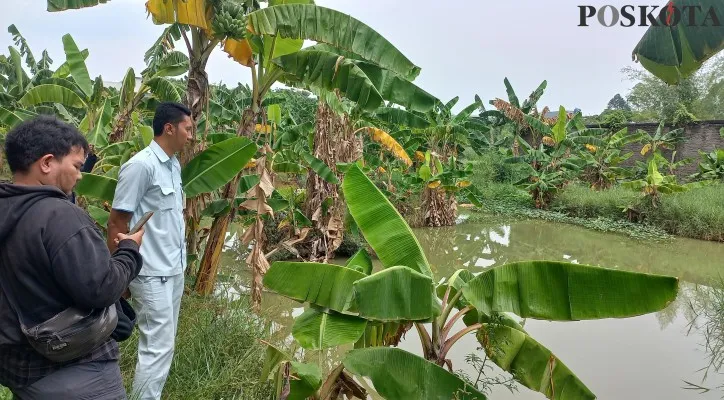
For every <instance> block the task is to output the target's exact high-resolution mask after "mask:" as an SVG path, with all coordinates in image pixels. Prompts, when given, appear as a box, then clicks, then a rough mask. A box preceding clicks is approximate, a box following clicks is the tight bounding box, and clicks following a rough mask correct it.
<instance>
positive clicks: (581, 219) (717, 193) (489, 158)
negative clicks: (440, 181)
mask: <svg viewBox="0 0 724 400" xmlns="http://www.w3.org/2000/svg"><path fill="white" fill-rule="evenodd" d="M466 155H467V156H468V157H469V158H468V159H469V160H470V161H471V162H472V163H473V171H475V174H474V175H473V177H472V178H471V181H472V182H473V184H474V185H475V186H476V187H477V188H478V189H479V190H480V192H481V193H482V197H483V205H484V207H483V212H484V213H486V214H492V215H504V216H507V217H514V218H534V219H544V220H548V221H554V222H562V223H569V224H575V225H580V226H583V227H586V228H590V229H595V230H599V231H604V232H615V233H622V234H626V235H629V236H632V237H636V238H640V239H654V240H656V239H666V238H669V237H671V235H675V236H683V237H688V238H694V239H702V240H711V241H720V242H724V201H723V200H722V199H724V184H718V185H712V186H705V187H701V188H695V189H692V190H690V191H688V192H681V193H672V194H664V195H661V201H660V204H658V205H657V206H656V207H654V206H653V205H652V204H651V203H650V202H649V201H646V200H643V199H642V196H641V194H639V193H637V192H635V191H632V190H628V189H624V188H621V187H614V188H611V189H608V190H603V191H594V190H591V189H590V188H589V187H588V186H584V185H569V186H567V187H566V188H564V189H563V190H562V191H560V192H558V193H557V194H556V196H555V198H554V200H553V202H552V203H551V206H550V208H549V209H548V210H537V209H535V208H534V207H533V203H532V201H531V197H530V195H529V194H528V193H527V192H525V191H523V190H521V189H519V188H517V187H515V186H514V185H513V183H514V182H516V181H518V180H520V179H522V178H523V177H524V176H525V172H524V171H523V170H521V166H520V165H515V164H510V163H506V162H505V157H504V156H503V155H501V154H498V153H495V152H490V153H487V154H484V155H482V156H477V155H473V154H467V153H466ZM628 209H632V210H635V213H634V214H635V216H636V218H635V220H634V221H633V222H630V218H629V217H630V215H629V214H628V212H627V210H628ZM484 218H485V217H484V216H480V215H477V216H476V215H473V216H472V217H471V218H470V219H468V221H476V220H479V219H484Z"/></svg>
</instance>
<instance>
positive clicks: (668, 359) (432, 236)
mask: <svg viewBox="0 0 724 400" xmlns="http://www.w3.org/2000/svg"><path fill="white" fill-rule="evenodd" d="M414 232H415V235H416V236H417V237H418V240H419V241H420V244H421V245H422V247H423V249H424V250H425V253H426V255H427V257H428V259H429V261H430V263H431V265H432V267H433V270H434V272H435V276H436V279H439V278H442V277H448V276H449V275H450V274H452V273H453V272H454V271H455V270H456V269H460V268H467V269H469V270H470V271H471V272H473V273H476V272H480V271H483V270H485V269H486V268H490V267H493V266H498V265H502V264H504V263H508V262H514V261H522V260H534V259H539V260H562V261H568V262H574V263H581V264H589V265H600V266H602V267H607V268H618V269H625V270H631V271H638V272H647V273H655V274H663V275H672V276H678V277H679V278H680V279H681V281H682V282H681V292H680V294H679V296H678V298H677V300H676V301H675V302H674V303H672V304H671V305H670V306H669V307H668V308H667V309H665V310H663V311H661V312H658V313H654V314H649V315H645V316H640V317H634V318H627V319H605V320H596V321H578V322H549V321H537V320H527V321H525V328H526V330H527V331H528V333H529V334H530V335H531V336H532V337H533V338H534V339H536V340H537V341H538V342H540V343H541V344H543V345H544V346H546V347H548V348H549V349H550V350H551V351H553V353H554V354H556V355H557V356H558V357H559V358H560V359H561V360H562V361H563V362H564V363H565V364H566V365H567V366H568V367H569V368H570V369H571V370H572V371H573V372H574V373H575V374H576V375H577V376H578V377H579V378H580V379H581V380H582V381H583V382H584V383H585V384H586V385H587V386H588V387H589V388H590V389H591V390H592V391H593V392H594V393H595V394H596V395H597V396H598V398H599V399H658V400H668V399H670V400H686V399H704V400H706V399H719V398H721V397H722V395H724V390H717V389H716V387H718V386H721V385H722V384H724V375H721V374H717V373H716V372H714V371H711V372H710V373H709V375H708V377H707V379H706V380H702V379H703V378H704V372H703V371H701V369H702V368H705V367H706V366H707V365H708V364H709V357H710V356H711V354H708V353H707V352H706V351H705V349H704V347H703V343H704V336H703V335H702V333H701V332H700V331H698V330H696V329H692V330H691V331H689V321H690V319H691V318H692V314H693V313H692V312H691V310H690V307H689V306H688V304H689V300H690V299H691V298H692V297H693V296H695V295H696V293H697V286H701V285H704V286H710V285H714V284H717V283H718V282H720V281H719V279H720V274H722V275H724V268H722V263H723V261H722V260H724V245H722V244H719V243H713V242H704V241H697V240H689V239H678V238H677V239H674V240H672V241H667V242H665V243H650V242H643V241H637V240H634V239H631V238H629V237H626V236H621V235H612V234H605V233H600V232H595V231H591V230H587V229H584V228H579V227H576V226H571V225H564V224H555V223H550V222H544V221H520V222H510V223H505V222H504V221H500V220H495V219H491V220H490V221H486V222H483V223H478V222H476V223H462V224H459V225H457V226H455V227H449V228H428V229H416V230H414ZM224 257H225V266H224V268H225V271H226V272H227V274H234V272H232V271H239V261H238V260H243V256H240V255H239V254H236V253H235V252H234V251H227V252H226V253H225V255H224ZM333 262H335V263H339V264H342V263H344V260H333ZM239 276H240V277H241V278H242V281H244V280H247V279H248V276H247V275H246V273H242V274H240V275H239ZM244 277H246V279H244ZM263 309H264V310H265V314H266V316H267V317H268V318H269V319H270V320H272V321H273V322H274V328H275V329H277V334H276V335H275V336H277V338H284V337H288V336H289V335H290V331H291V325H292V323H293V317H295V316H298V315H300V314H301V313H302V312H303V311H304V309H303V308H302V307H300V304H299V303H297V302H294V301H291V300H287V299H284V298H280V297H279V296H275V295H273V294H268V293H265V296H264V301H263ZM722 318H723V319H724V316H722ZM458 325H459V327H456V329H455V331H457V330H459V329H460V328H461V327H463V325H462V323H458ZM400 347H401V348H403V349H405V350H408V351H411V352H413V353H415V354H420V343H419V338H418V336H417V333H416V332H415V330H414V329H413V330H412V331H410V332H408V333H407V336H406V338H405V339H404V341H403V343H402V344H401V345H400ZM477 347H478V343H477V341H476V340H475V337H474V335H472V334H470V335H467V336H466V337H465V338H463V339H462V340H461V341H460V342H458V343H457V344H456V345H455V346H454V347H453V350H452V354H451V357H450V358H451V361H452V363H453V367H454V369H455V370H462V371H463V372H464V373H466V374H467V375H469V376H472V377H473V378H475V377H476V376H477V375H478V371H477V370H476V369H474V368H473V367H472V366H471V365H470V364H468V363H466V356H468V355H469V354H470V353H476V354H477V355H479V356H480V357H484V353H483V352H482V351H480V350H477ZM309 356H310V354H309V353H308V354H307V357H309ZM338 356H339V355H338V354H332V353H331V352H326V353H325V354H316V355H313V356H312V358H313V359H318V360H319V361H320V362H322V364H325V365H331V363H332V362H334V361H336V360H338V359H339V358H338ZM490 364H492V363H490V362H488V364H487V365H490ZM485 372H486V375H487V376H488V377H491V378H492V377H496V376H501V377H509V375H507V374H505V373H503V372H501V371H500V370H499V369H497V367H496V368H495V369H490V370H489V369H486V370H485ZM685 381H688V382H691V383H695V384H699V385H702V386H705V387H710V388H713V389H714V390H712V391H710V392H708V393H704V394H701V393H700V392H697V391H695V390H691V389H685V387H686V386H687V384H686V382H685ZM489 397H490V398H492V399H496V400H504V399H526V400H527V399H530V400H534V399H544V397H543V396H542V395H541V394H539V393H535V392H533V391H531V390H529V389H527V388H525V387H523V386H522V385H517V391H515V392H514V393H511V392H510V391H509V390H508V389H506V388H505V387H503V386H500V385H493V386H492V387H491V391H490V396H489Z"/></svg>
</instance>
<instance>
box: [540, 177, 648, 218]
mask: <svg viewBox="0 0 724 400" xmlns="http://www.w3.org/2000/svg"><path fill="white" fill-rule="evenodd" d="M639 197H640V196H639V195H638V194H637V193H635V192H632V191H631V190H627V189H624V188H621V187H612V188H610V189H607V190H600V191H595V190H592V189H590V188H588V187H586V186H582V185H571V186H568V187H566V189H565V190H563V191H562V192H561V193H560V194H559V195H558V196H557V197H556V199H555V200H554V201H553V204H552V205H551V209H552V210H554V211H560V212H564V213H566V214H568V215H570V216H573V217H580V218H596V217H606V218H610V219H614V220H616V219H624V218H625V217H626V215H625V214H624V209H625V208H626V207H627V206H629V205H631V204H635V203H636V202H637V201H638V199H639Z"/></svg>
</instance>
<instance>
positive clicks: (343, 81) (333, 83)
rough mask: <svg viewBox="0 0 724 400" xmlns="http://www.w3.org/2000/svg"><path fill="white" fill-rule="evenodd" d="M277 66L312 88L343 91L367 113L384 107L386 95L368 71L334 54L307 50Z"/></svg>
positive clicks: (292, 55) (276, 62) (278, 60)
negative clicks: (369, 75)
mask: <svg viewBox="0 0 724 400" xmlns="http://www.w3.org/2000/svg"><path fill="white" fill-rule="evenodd" d="M284 7H288V6H284ZM274 63H275V64H276V65H277V66H279V68H281V69H282V70H284V71H285V72H287V73H288V74H291V75H293V76H294V77H295V79H298V80H299V81H302V82H304V83H306V84H308V85H311V86H316V87H320V88H324V89H326V90H334V89H339V91H340V92H341V93H342V94H343V95H344V96H345V97H346V98H348V99H350V100H352V101H353V102H355V103H357V104H358V105H359V107H360V108H362V109H363V110H369V111H372V110H374V109H376V108H377V107H379V106H380V105H381V104H382V95H381V94H380V93H379V91H378V90H377V88H376V87H375V85H374V83H373V82H372V81H371V80H370V78H369V77H367V75H366V74H365V73H364V71H362V69H360V68H359V67H358V66H357V65H356V64H355V63H354V62H353V61H350V60H347V59H342V58H340V57H339V56H338V55H336V54H334V53H329V52H324V51H307V50H303V51H298V52H296V53H292V54H288V55H285V56H282V57H279V58H277V59H275V60H274Z"/></svg>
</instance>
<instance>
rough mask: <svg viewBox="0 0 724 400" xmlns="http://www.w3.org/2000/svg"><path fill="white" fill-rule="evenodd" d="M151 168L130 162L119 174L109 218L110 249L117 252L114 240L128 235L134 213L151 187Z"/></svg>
mask: <svg viewBox="0 0 724 400" xmlns="http://www.w3.org/2000/svg"><path fill="white" fill-rule="evenodd" d="M151 176H152V173H151V170H150V167H149V166H147V165H145V164H144V163H142V162H129V163H126V164H124V165H123V166H122V167H121V170H120V171H119V172H118V183H117V184H116V192H115V195H114V197H113V206H112V209H111V215H110V217H109V218H108V238H107V244H108V249H109V250H110V251H111V253H113V252H114V251H115V250H116V244H115V243H114V239H115V238H116V235H118V234H119V233H124V234H125V233H128V230H129V229H130V227H129V226H128V225H129V223H130V222H131V218H132V217H133V212H134V211H135V210H137V209H138V205H139V204H140V203H141V199H142V198H143V196H145V195H146V192H147V191H148V188H150V187H151V180H152V178H151Z"/></svg>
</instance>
